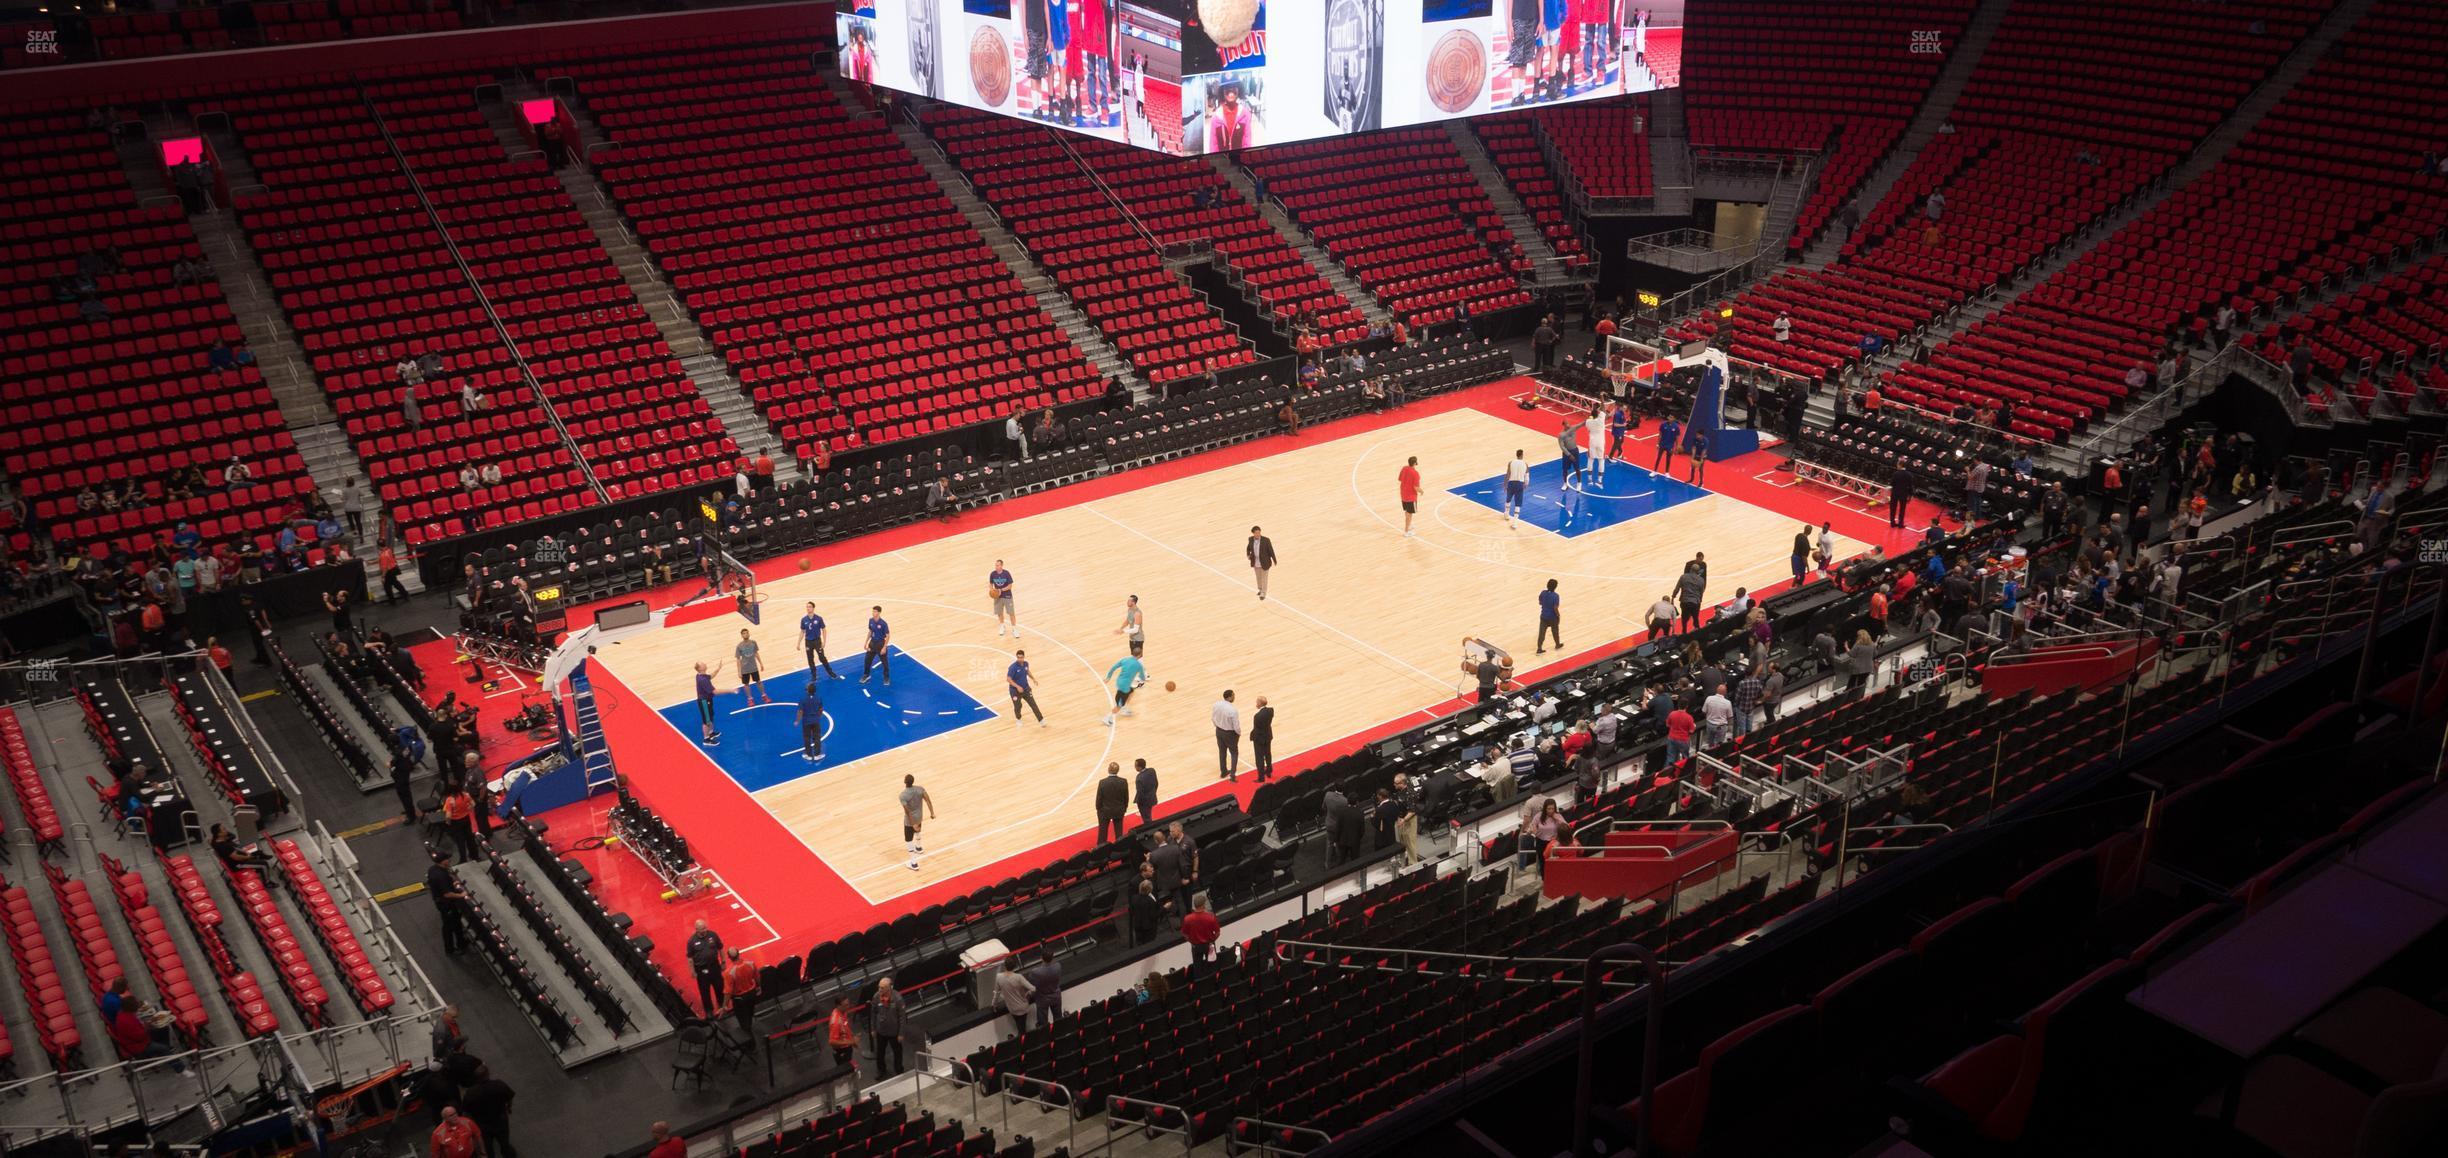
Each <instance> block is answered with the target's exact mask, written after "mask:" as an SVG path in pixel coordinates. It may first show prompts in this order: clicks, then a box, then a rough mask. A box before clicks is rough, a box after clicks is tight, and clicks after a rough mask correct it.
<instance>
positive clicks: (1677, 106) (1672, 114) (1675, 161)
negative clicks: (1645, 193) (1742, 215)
mask: <svg viewBox="0 0 2448 1158" xmlns="http://www.w3.org/2000/svg"><path fill="white" fill-rule="evenodd" d="M1649 172H1650V176H1651V179H1652V180H1653V181H1654V182H1655V185H1656V192H1655V195H1654V197H1653V199H1652V200H1651V202H1650V208H1649V212H1650V213H1651V214H1653V215H1655V216H1659V217H1685V216H1689V215H1690V214H1691V211H1692V179H1693V177H1692V155H1691V128H1690V121H1689V120H1687V119H1686V118H1685V117H1684V115H1683V90H1681V89H1673V88H1669V89H1659V90H1658V91H1656V92H1653V93H1650V94H1649Z"/></svg>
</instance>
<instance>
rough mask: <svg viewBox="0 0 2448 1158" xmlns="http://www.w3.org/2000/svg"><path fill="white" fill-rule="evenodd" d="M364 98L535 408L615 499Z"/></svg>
mask: <svg viewBox="0 0 2448 1158" xmlns="http://www.w3.org/2000/svg"><path fill="white" fill-rule="evenodd" d="M363 99H364V103H365V109H366V114H367V115H368V116H370V117H372V118H374V127H375V128H378V129H381V130H382V135H383V144H384V145H385V146H386V147H388V148H389V149H390V150H391V156H392V160H393V162H394V163H396V164H397V165H398V166H399V171H400V176H402V177H405V178H407V180H408V191H409V192H411V193H414V194H416V199H417V204H418V205H419V206H420V207H421V208H423V209H424V211H425V216H426V219H427V220H429V221H431V222H432V223H433V227H434V232H435V233H436V234H437V235H438V236H440V237H441V239H442V247H443V248H444V249H445V250H448V251H449V253H450V258H451V264H453V265H455V266H457V267H458V269H459V276H460V278H461V279H462V280H464V281H465V282H466V283H467V287H468V291H469V292H470V293H472V294H474V295H475V296H476V304H477V306H479V307H480V308H482V309H483V310H484V314H485V319H486V320H487V321H489V322H491V323H492V324H493V332H494V333H495V334H497V335H499V336H500V338H501V342H502V347H503V348H504V349H506V350H508V351H509V352H510V360H511V361H512V362H515V363H517V364H518V370H519V377H520V378H522V379H524V380H525V381H526V383H527V387H528V389H530V390H533V391H535V407H536V409H537V410H538V411H541V412H542V413H543V415H544V420H545V421H546V422H549V423H551V424H552V428H553V432H554V433H555V434H558V435H559V436H560V437H561V444H562V445H563V446H566V447H568V448H569V452H570V461H571V462H572V463H573V464H574V465H576V466H577V468H578V473H579V475H580V477H583V478H585V479H586V483H587V488H588V489H589V490H592V491H594V492H595V501H597V502H610V501H612V492H611V491H609V490H607V489H605V487H604V484H603V480H602V479H600V478H597V477H595V464H594V463H592V462H590V461H588V459H587V453H586V448H585V447H583V446H580V445H579V443H578V439H577V437H576V436H574V435H572V434H571V433H570V430H569V427H568V426H567V425H565V424H564V423H563V422H562V421H561V415H560V414H559V413H557V412H556V411H555V410H554V409H553V405H552V401H551V399H552V392H551V391H548V390H546V389H545V388H544V383H543V382H542V381H541V380H539V379H538V378H537V377H536V375H535V368H534V367H532V366H530V365H528V364H527V354H526V352H525V351H523V350H521V349H519V344H518V338H517V336H516V335H514V334H512V333H511V332H510V325H509V323H507V322H505V321H503V320H502V316H501V314H500V313H499V312H498V311H496V310H495V309H494V308H493V299H492V297H491V295H489V294H487V293H485V289H484V283H483V282H482V281H480V280H478V278H477V277H476V270H475V267H473V266H470V265H469V264H468V260H467V255H466V254H463V253H461V252H460V251H459V241H458V239H457V238H455V237H453V236H452V235H451V227H450V222H449V221H448V220H446V219H445V218H444V217H443V216H442V212H441V210H440V209H438V208H436V207H435V205H434V202H433V198H432V197H431V196H429V195H428V194H427V193H426V192H425V183H424V182H423V181H420V180H418V179H417V175H416V167H415V166H413V165H410V164H409V163H408V153H407V150H405V149H402V148H401V147H400V143H399V140H398V139H397V138H396V137H393V136H392V135H391V122H390V121H389V120H387V119H385V118H384V117H383V115H382V109H381V107H380V106H378V105H376V104H375V103H374V98H373V97H371V96H367V97H365V98H363Z"/></svg>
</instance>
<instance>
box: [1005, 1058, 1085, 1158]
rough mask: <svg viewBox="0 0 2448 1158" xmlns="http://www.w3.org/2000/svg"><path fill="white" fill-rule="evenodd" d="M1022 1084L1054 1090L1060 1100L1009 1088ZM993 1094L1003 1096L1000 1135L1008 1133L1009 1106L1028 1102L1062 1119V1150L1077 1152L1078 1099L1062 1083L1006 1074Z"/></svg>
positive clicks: (1024, 1075)
mask: <svg viewBox="0 0 2448 1158" xmlns="http://www.w3.org/2000/svg"><path fill="white" fill-rule="evenodd" d="M1023 1084H1025V1085H1029V1086H1034V1087H1036V1088H1038V1089H1041V1090H1053V1091H1055V1092H1057V1093H1060V1094H1061V1095H1062V1100H1061V1101H1055V1100H1053V1099H1050V1098H1041V1097H1037V1096H1035V1095H1032V1094H1023V1093H1020V1092H1018V1091H1016V1090H1014V1089H1013V1088H1012V1087H1014V1086H1018V1085H1023ZM996 1093H998V1094H1000V1095H1002V1097H1003V1133H1004V1134H1005V1135H1006V1136H1009V1135H1010V1134H1011V1108H1012V1103H1014V1102H1027V1103H1028V1104H1030V1105H1032V1106H1035V1107H1037V1108H1038V1109H1040V1110H1044V1111H1045V1112H1047V1113H1049V1114H1058V1115H1060V1116H1061V1117H1062V1120H1063V1149H1065V1150H1068V1151H1069V1152H1071V1153H1073V1154H1078V1153H1079V1152H1080V1151H1079V1120H1080V1114H1079V1110H1078V1106H1079V1098H1078V1096H1077V1095H1075V1094H1073V1093H1072V1092H1071V1087H1069V1086H1066V1085H1064V1084H1062V1083H1061V1082H1056V1081H1048V1080H1046V1079H1044V1078H1032V1077H1030V1076H1028V1075H1027V1074H1005V1075H1004V1076H1003V1088H1002V1089H1000V1090H997V1091H996Z"/></svg>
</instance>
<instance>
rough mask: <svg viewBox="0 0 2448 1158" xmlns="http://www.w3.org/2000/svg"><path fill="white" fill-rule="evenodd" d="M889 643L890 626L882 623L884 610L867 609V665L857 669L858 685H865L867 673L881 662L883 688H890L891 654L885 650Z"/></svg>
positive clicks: (890, 635)
mask: <svg viewBox="0 0 2448 1158" xmlns="http://www.w3.org/2000/svg"><path fill="white" fill-rule="evenodd" d="M891 642H892V625H891V624H889V623H886V622H884V609H883V608H882V607H870V608H868V609H867V665H866V666H865V667H862V668H860V669H859V682H860V683H866V682H867V676H868V673H870V672H873V671H874V670H875V668H876V664H877V663H879V662H881V663H882V664H883V665H884V686H885V687H888V688H889V687H891V686H892V653H890V652H888V651H886V650H885V645H887V644H889V643H891Z"/></svg>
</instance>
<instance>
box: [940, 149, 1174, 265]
mask: <svg viewBox="0 0 2448 1158" xmlns="http://www.w3.org/2000/svg"><path fill="white" fill-rule="evenodd" d="M912 115H913V116H915V114H912ZM1045 135H1046V136H1047V138H1049V139H1051V140H1052V141H1053V142H1054V143H1055V144H1056V145H1059V146H1061V148H1062V151H1063V155H1064V156H1066V157H1069V158H1071V163H1072V164H1073V165H1075V166H1078V168H1079V171H1080V175H1081V176H1083V177H1086V178H1088V183H1089V184H1091V185H1094V186H1096V188H1097V192H1098V193H1101V194H1103V195H1104V197H1105V200H1106V201H1107V202H1108V203H1110V204H1111V205H1112V206H1113V207H1114V212H1116V213H1119V214H1121V215H1122V220H1124V221H1127V222H1129V223H1130V227H1131V231H1132V232H1134V233H1137V234H1138V235H1139V239H1140V240H1142V241H1145V242H1147V245H1148V248H1149V249H1152V250H1155V251H1156V252H1157V253H1159V254H1164V255H1167V256H1170V254H1169V253H1168V251H1167V250H1166V248H1165V243H1164V242H1162V241H1159V240H1157V239H1156V234H1155V233H1154V231H1152V230H1150V229H1149V228H1148V227H1147V223H1146V222H1144V221H1141V220H1139V215H1138V214H1136V213H1133V212H1131V210H1130V206H1128V205H1124V204H1123V203H1122V198H1121V197H1119V196H1116V195H1115V193H1114V191H1113V188H1112V187H1111V186H1109V185H1107V184H1105V179H1104V178H1102V177H1099V176H1097V171H1096V168H1095V166H1092V165H1090V164H1089V163H1088V158H1086V157H1083V156H1081V155H1080V151H1079V150H1078V149H1077V148H1075V147H1073V146H1072V144H1071V142H1070V140H1069V139H1068V137H1069V135H1068V134H1066V133H1061V132H1057V131H1056V130H1053V129H1047V130H1045ZM1200 240H1205V239H1204V238H1202V239H1200Z"/></svg>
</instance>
